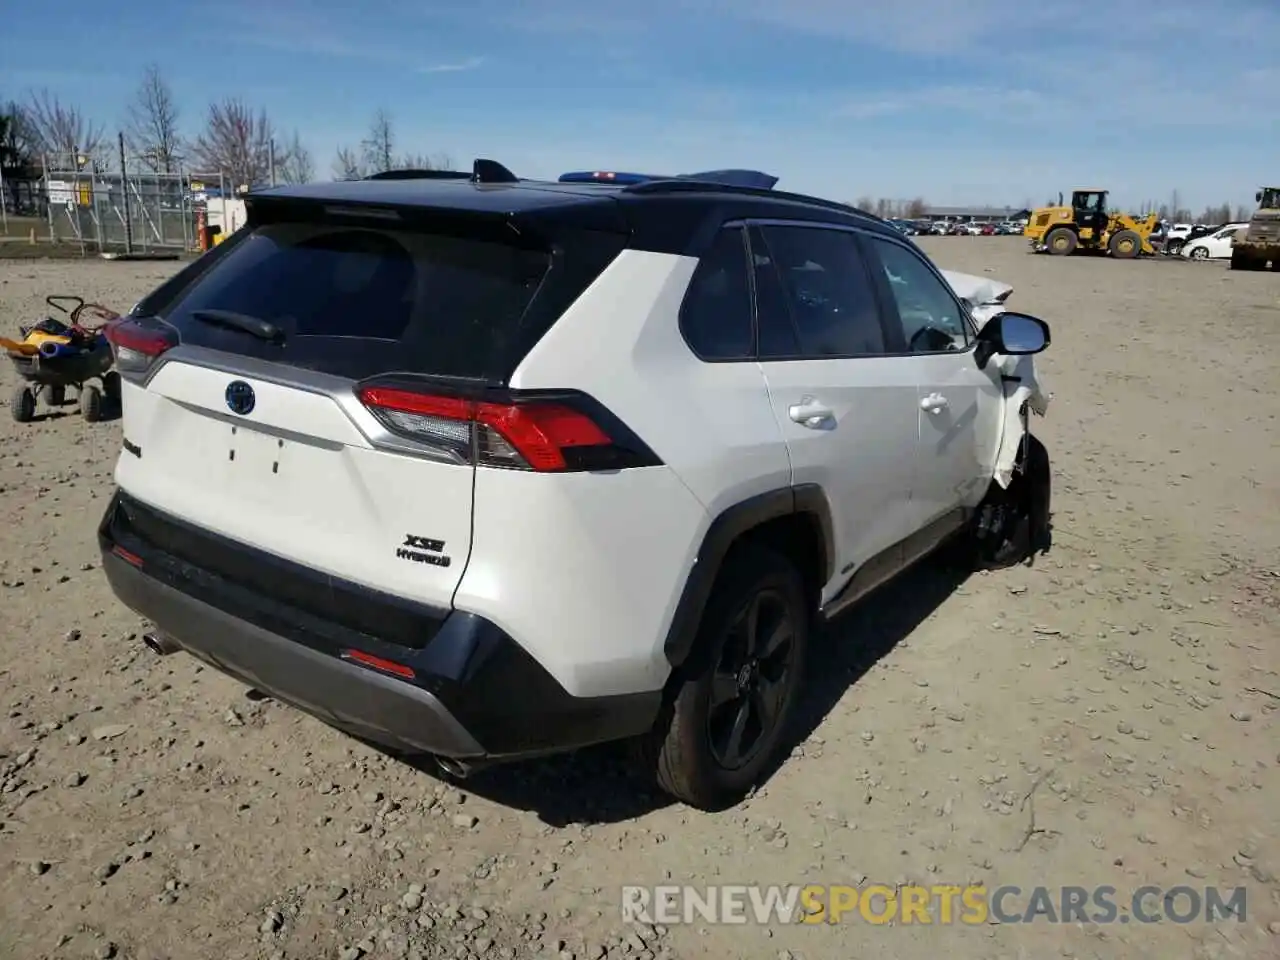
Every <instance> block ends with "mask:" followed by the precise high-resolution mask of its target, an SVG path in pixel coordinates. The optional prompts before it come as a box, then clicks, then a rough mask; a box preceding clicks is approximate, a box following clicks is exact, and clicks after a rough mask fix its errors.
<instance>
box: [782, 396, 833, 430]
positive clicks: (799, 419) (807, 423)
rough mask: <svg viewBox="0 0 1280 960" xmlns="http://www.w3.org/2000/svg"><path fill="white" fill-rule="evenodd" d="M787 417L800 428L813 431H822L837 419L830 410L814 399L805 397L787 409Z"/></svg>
mask: <svg viewBox="0 0 1280 960" xmlns="http://www.w3.org/2000/svg"><path fill="white" fill-rule="evenodd" d="M787 416H789V417H790V418H791V419H792V420H794V421H795V422H796V423H798V424H800V426H802V427H809V428H810V429H811V430H818V429H821V428H822V427H825V426H827V425H829V424H830V423H831V422H833V421H834V420H835V418H836V415H835V414H834V413H832V412H831V410H830V408H828V407H824V406H823V405H822V404H820V403H818V402H817V401H816V400H814V399H813V397H805V398H804V399H802V400H801V401H800V402H799V403H793V404H792V405H791V406H790V407H788V408H787Z"/></svg>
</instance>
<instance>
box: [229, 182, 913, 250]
mask: <svg viewBox="0 0 1280 960" xmlns="http://www.w3.org/2000/svg"><path fill="white" fill-rule="evenodd" d="M246 200H247V201H248V204H249V207H250V211H251V214H250V215H251V217H252V216H253V213H252V211H253V210H254V209H255V208H256V209H267V208H272V207H275V205H276V204H284V205H293V204H296V203H299V202H301V203H304V204H307V205H308V206H310V205H311V204H315V203H320V204H323V205H325V206H326V207H331V206H340V207H343V208H347V209H349V210H350V212H352V213H355V212H356V211H358V210H362V209H369V208H372V209H377V208H383V209H387V208H395V209H397V210H401V211H405V210H412V211H421V212H423V213H424V214H426V213H438V214H442V215H457V214H462V215H478V216H481V217H486V218H493V219H501V220H504V221H508V222H510V223H511V224H512V225H514V226H517V227H519V226H520V225H521V224H527V225H529V226H547V227H551V226H562V227H572V228H578V229H587V230H603V231H611V232H625V233H628V234H630V235H631V238H632V239H631V245H632V246H636V247H640V248H642V249H649V250H659V251H662V252H671V253H686V252H690V250H692V249H696V248H698V247H700V246H701V245H702V243H703V242H704V241H705V240H706V238H707V237H706V235H707V233H708V230H715V229H719V227H720V225H721V224H723V223H725V222H728V221H731V220H735V219H787V220H813V221H815V222H825V223H841V224H845V225H850V226H860V227H863V228H865V229H871V230H874V231H876V232H883V233H885V234H886V235H888V236H895V237H896V236H898V235H899V234H898V232H897V231H896V230H895V229H894V228H893V227H891V226H890V225H889V224H888V223H886V222H885V221H884V220H882V219H881V218H879V217H876V216H874V215H873V214H870V213H868V212H866V211H863V210H858V209H856V208H854V207H850V206H848V205H846V204H841V203H835V202H833V201H830V200H823V199H820V198H817V197H810V196H805V195H803V194H795V193H787V192H784V191H778V190H772V189H765V188H760V187H744V186H736V185H732V184H728V183H716V182H710V181H705V180H698V179H694V178H690V177H672V178H655V179H651V180H647V181H644V182H640V183H629V184H623V185H619V184H614V183H608V182H602V183H562V182H554V181H543V180H522V179H518V178H516V177H515V176H514V175H513V174H511V173H510V171H508V170H506V168H504V167H502V166H500V165H498V164H495V163H493V161H485V160H477V161H476V165H475V169H474V170H473V172H472V173H471V174H466V173H461V172H456V171H390V172H388V173H385V174H380V175H378V176H376V177H371V178H367V179H363V180H348V181H338V182H335V183H309V184H301V185H294V186H286V187H275V188H271V189H268V190H256V191H253V192H252V193H250V194H249V195H248V196H247V197H246Z"/></svg>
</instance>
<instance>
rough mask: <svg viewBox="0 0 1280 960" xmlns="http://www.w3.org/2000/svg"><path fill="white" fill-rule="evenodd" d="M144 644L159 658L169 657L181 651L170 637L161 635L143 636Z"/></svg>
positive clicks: (147, 634) (146, 634) (145, 634)
mask: <svg viewBox="0 0 1280 960" xmlns="http://www.w3.org/2000/svg"><path fill="white" fill-rule="evenodd" d="M142 642H143V643H144V644H146V647H147V649H148V650H150V651H151V652H152V653H154V654H155V655H156V656H158V657H164V656H168V655H169V654H171V653H176V652H177V651H178V650H180V649H181V648H180V647H179V646H178V645H177V644H176V643H174V642H173V641H172V640H170V639H169V638H168V637H166V636H163V635H162V634H159V633H144V634H143V635H142Z"/></svg>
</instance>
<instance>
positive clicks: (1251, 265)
mask: <svg viewBox="0 0 1280 960" xmlns="http://www.w3.org/2000/svg"><path fill="white" fill-rule="evenodd" d="M1254 199H1255V200H1257V201H1258V209H1257V210H1255V211H1254V212H1253V216H1252V217H1250V218H1249V227H1248V229H1247V230H1237V231H1236V235H1235V238H1234V239H1233V240H1232V242H1231V269H1232V270H1262V269H1264V268H1265V267H1266V265H1267V263H1268V262H1270V263H1271V269H1272V270H1276V271H1280V187H1263V188H1262V189H1261V190H1259V191H1258V193H1257V196H1255V197H1254Z"/></svg>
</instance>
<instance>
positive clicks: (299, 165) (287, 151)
mask: <svg viewBox="0 0 1280 960" xmlns="http://www.w3.org/2000/svg"><path fill="white" fill-rule="evenodd" d="M276 172H277V174H278V175H279V178H280V181H281V182H282V183H310V182H311V181H312V180H314V179H315V178H316V165H315V161H314V160H312V158H311V151H310V150H308V149H307V145H306V144H305V143H303V142H302V137H300V136H299V135H298V131H296V130H295V131H294V132H293V136H291V137H290V138H289V142H288V143H287V144H285V147H284V156H283V157H279V156H277V157H276Z"/></svg>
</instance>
